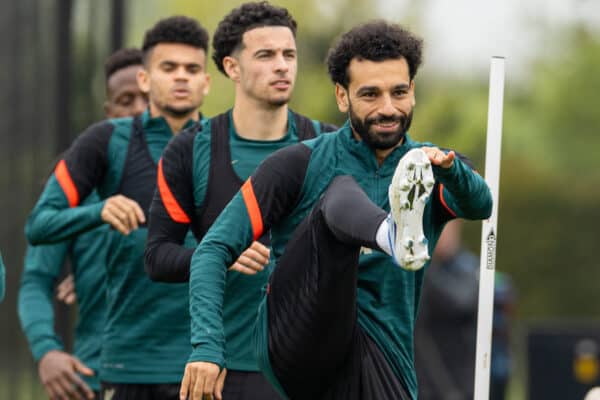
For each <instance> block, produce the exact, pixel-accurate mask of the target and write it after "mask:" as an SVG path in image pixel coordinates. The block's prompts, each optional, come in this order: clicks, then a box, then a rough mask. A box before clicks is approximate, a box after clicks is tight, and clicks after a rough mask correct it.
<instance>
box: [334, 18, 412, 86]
mask: <svg viewBox="0 0 600 400" xmlns="http://www.w3.org/2000/svg"><path fill="white" fill-rule="evenodd" d="M422 51H423V39H421V38H419V37H417V36H416V35H414V34H413V33H411V32H409V31H408V30H406V29H404V28H403V27H401V26H400V25H397V24H392V23H388V22H386V21H383V20H375V21H371V22H367V23H365V24H362V25H358V26H356V27H354V28H352V29H351V30H350V31H348V32H346V33H344V34H343V35H342V36H341V38H340V39H339V40H338V42H337V43H336V44H335V45H334V46H333V47H331V49H329V53H328V54H327V69H328V71H329V76H330V77H331V80H332V81H333V82H334V83H339V84H340V85H342V86H343V87H345V88H347V87H348V83H349V80H348V66H349V65H350V62H351V61H352V60H353V59H354V58H358V59H364V60H370V61H384V60H393V59H399V58H404V59H405V60H406V62H407V63H408V73H409V76H410V79H411V80H412V79H413V78H414V77H415V75H416V74H417V70H418V69H419V66H420V65H421V62H422V61H423V56H422Z"/></svg>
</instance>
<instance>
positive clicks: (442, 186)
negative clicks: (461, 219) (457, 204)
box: [440, 184, 456, 218]
mask: <svg viewBox="0 0 600 400" xmlns="http://www.w3.org/2000/svg"><path fill="white" fill-rule="evenodd" d="M440 201H441V202H442V205H443V206H444V208H445V209H446V210H448V212H449V213H450V215H452V216H453V217H455V218H456V213H455V212H454V211H453V210H452V209H451V208H450V207H448V204H447V203H446V200H445V199H444V185H442V184H440Z"/></svg>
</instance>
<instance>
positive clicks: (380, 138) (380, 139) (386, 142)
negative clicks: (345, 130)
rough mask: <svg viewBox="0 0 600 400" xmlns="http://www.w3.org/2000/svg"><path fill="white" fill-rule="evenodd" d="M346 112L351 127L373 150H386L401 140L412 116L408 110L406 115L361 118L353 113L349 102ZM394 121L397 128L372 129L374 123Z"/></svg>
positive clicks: (411, 112)
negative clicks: (382, 130)
mask: <svg viewBox="0 0 600 400" xmlns="http://www.w3.org/2000/svg"><path fill="white" fill-rule="evenodd" d="M348 114H349V115H350V123H351V124H352V129H354V131H355V132H356V133H357V134H358V136H360V138H361V139H362V140H363V141H364V142H365V143H366V144H367V146H369V147H370V148H372V149H375V150H388V149H391V148H393V147H395V146H396V145H398V143H400V142H402V141H403V140H404V137H405V136H406V132H407V131H408V129H409V128H410V124H411V123H412V117H413V111H412V110H410V112H409V113H408V114H407V115H402V114H399V115H392V116H379V117H375V118H366V119H365V120H362V119H360V117H358V116H357V115H356V114H355V113H354V110H353V109H352V104H351V103H350V104H349V108H348ZM394 122H398V129H396V130H395V131H393V132H376V131H373V129H372V128H373V125H375V124H381V123H384V124H385V123H394Z"/></svg>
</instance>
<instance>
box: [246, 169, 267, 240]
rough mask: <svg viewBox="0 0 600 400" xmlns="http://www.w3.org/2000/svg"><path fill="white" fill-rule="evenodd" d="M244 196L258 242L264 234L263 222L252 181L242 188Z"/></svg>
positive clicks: (248, 181) (255, 238) (253, 232)
mask: <svg viewBox="0 0 600 400" xmlns="http://www.w3.org/2000/svg"><path fill="white" fill-rule="evenodd" d="M241 190H242V196H243V197H244V203H246V209H247V210H248V215H249V216H250V223H251V224H252V234H253V235H254V240H257V239H258V238H259V237H261V236H262V234H263V221H262V214H261V212H260V208H259V207H258V201H256V196H255V195H254V188H253V187H252V182H251V181H250V179H248V180H247V181H246V183H244V185H243V186H242V189H241Z"/></svg>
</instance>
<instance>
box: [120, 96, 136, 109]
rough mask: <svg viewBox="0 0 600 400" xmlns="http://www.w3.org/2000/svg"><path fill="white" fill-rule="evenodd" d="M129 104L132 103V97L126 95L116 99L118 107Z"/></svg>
mask: <svg viewBox="0 0 600 400" xmlns="http://www.w3.org/2000/svg"><path fill="white" fill-rule="evenodd" d="M131 103H133V96H132V95H130V94H128V95H125V96H121V97H119V98H118V99H117V104H118V105H120V106H124V107H126V106H129V105H130V104H131Z"/></svg>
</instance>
